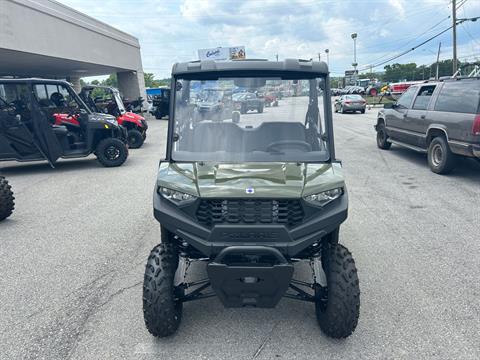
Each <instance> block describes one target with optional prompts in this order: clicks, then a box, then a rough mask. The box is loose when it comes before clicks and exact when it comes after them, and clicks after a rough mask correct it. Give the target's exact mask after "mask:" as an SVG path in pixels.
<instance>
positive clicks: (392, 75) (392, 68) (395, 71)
mask: <svg viewBox="0 0 480 360" xmlns="http://www.w3.org/2000/svg"><path fill="white" fill-rule="evenodd" d="M384 69H385V75H384V80H385V81H387V82H398V81H405V80H406V81H412V80H416V78H417V64H415V63H409V64H398V63H396V64H392V65H386V66H385V67H384Z"/></svg>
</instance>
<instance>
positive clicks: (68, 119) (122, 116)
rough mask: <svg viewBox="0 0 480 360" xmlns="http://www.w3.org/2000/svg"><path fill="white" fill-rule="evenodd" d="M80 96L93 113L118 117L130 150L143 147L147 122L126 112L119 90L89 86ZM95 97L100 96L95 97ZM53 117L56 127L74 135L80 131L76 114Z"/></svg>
mask: <svg viewBox="0 0 480 360" xmlns="http://www.w3.org/2000/svg"><path fill="white" fill-rule="evenodd" d="M97 89H98V90H97ZM95 93H96V94H95ZM79 95H80V97H81V98H82V100H83V101H84V102H85V103H86V104H87V105H88V107H89V108H90V110H92V111H93V112H97V113H104V114H105V113H106V114H110V115H113V116H115V117H116V119H117V121H118V124H119V125H121V126H123V127H124V128H126V129H127V132H128V134H127V140H128V146H129V147H130V149H137V148H139V147H141V146H142V145H143V143H144V141H145V139H146V138H147V129H148V125H147V122H146V121H145V118H144V117H142V116H140V115H137V114H134V113H131V112H127V111H126V110H125V107H124V106H123V102H122V98H121V97H120V92H119V91H118V90H117V89H115V88H112V87H108V86H94V85H89V86H85V87H83V88H82V91H81V92H80V94H79ZM94 95H99V96H96V97H94ZM53 116H54V119H55V124H56V125H64V126H66V127H67V128H68V129H69V130H70V131H71V132H72V133H75V129H76V128H78V129H80V124H79V122H78V119H77V115H75V114H54V115H53Z"/></svg>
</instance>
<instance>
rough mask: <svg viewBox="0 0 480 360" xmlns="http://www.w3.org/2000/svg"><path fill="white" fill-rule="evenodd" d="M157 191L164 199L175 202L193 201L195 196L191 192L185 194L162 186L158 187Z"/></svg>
mask: <svg viewBox="0 0 480 360" xmlns="http://www.w3.org/2000/svg"><path fill="white" fill-rule="evenodd" d="M157 191H158V193H159V194H160V195H162V196H163V197H164V198H165V199H168V200H172V201H173V202H176V203H183V202H187V201H193V200H195V199H196V198H197V197H196V196H194V195H191V194H187V193H184V192H181V191H177V190H172V189H169V188H166V187H163V186H159V187H158V190H157Z"/></svg>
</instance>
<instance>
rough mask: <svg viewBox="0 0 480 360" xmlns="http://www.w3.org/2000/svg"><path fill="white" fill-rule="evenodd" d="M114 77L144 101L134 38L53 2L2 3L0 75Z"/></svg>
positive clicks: (10, 0)
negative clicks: (113, 75) (114, 75)
mask: <svg viewBox="0 0 480 360" xmlns="http://www.w3.org/2000/svg"><path fill="white" fill-rule="evenodd" d="M113 73H115V74H117V78H118V87H119V90H120V91H121V92H122V94H123V95H124V96H125V97H128V98H131V99H134V98H138V97H139V96H142V97H143V98H146V94H145V83H144V77H143V68H142V58H141V55H140V44H139V42H138V39H137V38H135V37H134V36H132V35H129V34H127V33H124V32H123V31H120V30H118V29H115V28H113V27H111V26H109V25H107V24H105V23H103V22H100V21H98V20H95V19H93V18H91V17H89V16H87V15H85V14H83V13H81V12H78V11H76V10H74V9H72V8H69V7H67V6H65V5H63V4H60V3H58V2H57V1H54V0H41V1H38V0H37V1H34V0H0V76H15V77H42V78H54V79H66V80H67V81H70V82H71V83H72V84H73V85H74V87H75V89H76V90H80V78H82V77H87V76H97V75H110V74H113Z"/></svg>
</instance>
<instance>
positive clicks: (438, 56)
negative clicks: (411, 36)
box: [435, 42, 442, 80]
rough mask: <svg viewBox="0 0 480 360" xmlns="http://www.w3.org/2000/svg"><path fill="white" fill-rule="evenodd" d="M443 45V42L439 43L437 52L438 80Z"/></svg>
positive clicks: (436, 78) (436, 77)
mask: <svg viewBox="0 0 480 360" xmlns="http://www.w3.org/2000/svg"><path fill="white" fill-rule="evenodd" d="M441 47H442V42H439V43H438V52H437V74H436V76H435V80H438V68H439V66H440V48H441Z"/></svg>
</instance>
